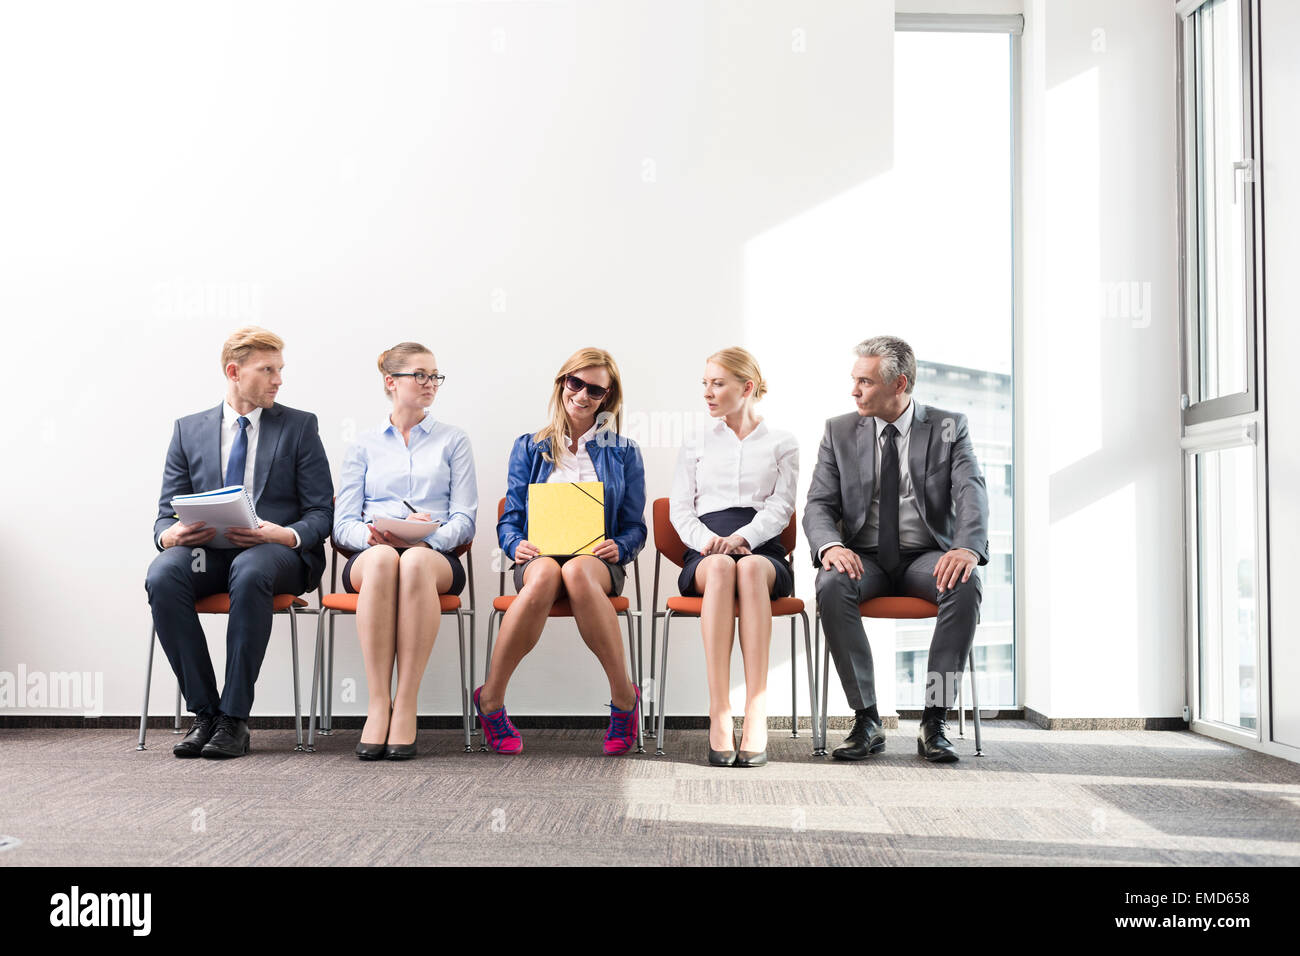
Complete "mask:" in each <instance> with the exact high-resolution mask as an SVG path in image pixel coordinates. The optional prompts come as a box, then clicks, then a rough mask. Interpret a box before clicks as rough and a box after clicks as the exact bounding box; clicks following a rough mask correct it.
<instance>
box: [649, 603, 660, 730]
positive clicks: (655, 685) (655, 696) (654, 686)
mask: <svg viewBox="0 0 1300 956" xmlns="http://www.w3.org/2000/svg"><path fill="white" fill-rule="evenodd" d="M659 617H660V615H659V612H658V611H656V610H655V609H654V608H651V609H650V715H649V716H650V726H651V727H655V726H657V724H656V723H655V720H656V717H657V715H658V713H659V709H660V708H659V681H658V679H657V678H656V677H655V662H656V661H657V660H658V659H659V658H658V657H657V656H656V654H655V649H656V645H657V642H658V640H657V639H658V636H659V635H658V633H657V628H658V623H659Z"/></svg>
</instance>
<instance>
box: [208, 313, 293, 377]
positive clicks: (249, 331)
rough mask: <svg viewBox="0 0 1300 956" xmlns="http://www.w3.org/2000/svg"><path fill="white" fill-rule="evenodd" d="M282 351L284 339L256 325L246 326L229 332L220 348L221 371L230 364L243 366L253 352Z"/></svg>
mask: <svg viewBox="0 0 1300 956" xmlns="http://www.w3.org/2000/svg"><path fill="white" fill-rule="evenodd" d="M282 351H284V339H282V338H280V336H278V335H276V334H275V333H274V332H268V331H267V330H266V329H262V328H258V327H257V326H256V325H246V326H244V327H243V328H242V329H235V331H233V332H231V333H230V337H229V338H228V339H226V341H225V343H224V344H223V345H222V346H221V371H222V372H225V370H226V367H227V366H229V365H230V363H231V362H234V363H235V364H236V365H243V364H244V362H246V361H247V360H248V357H249V356H250V355H252V354H253V353H254V352H282Z"/></svg>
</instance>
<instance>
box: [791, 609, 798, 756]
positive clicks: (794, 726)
mask: <svg viewBox="0 0 1300 956" xmlns="http://www.w3.org/2000/svg"><path fill="white" fill-rule="evenodd" d="M794 627H795V621H794V618H793V617H792V618H790V736H791V737H798V736H799V675H798V674H796V673H795V669H796V668H797V667H798V664H799V653H798V651H797V650H796V649H795V643H794Z"/></svg>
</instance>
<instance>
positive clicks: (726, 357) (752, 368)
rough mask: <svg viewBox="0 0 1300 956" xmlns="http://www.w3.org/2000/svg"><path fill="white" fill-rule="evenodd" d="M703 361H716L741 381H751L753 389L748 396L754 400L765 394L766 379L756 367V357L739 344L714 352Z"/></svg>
mask: <svg viewBox="0 0 1300 956" xmlns="http://www.w3.org/2000/svg"><path fill="white" fill-rule="evenodd" d="M705 361H708V362H716V363H717V364H719V365H721V366H722V367H723V368H724V369H726V370H727V371H728V372H729V373H730V374H732V375H734V376H735V377H736V378H738V379H740V381H742V382H753V383H754V391H753V392H752V393H750V396H749V397H750V398H751V399H753V400H754V401H758V400H759V399H760V398H762V397H763V396H764V395H766V394H767V380H766V379H765V378H763V373H762V372H760V371H759V369H758V359H756V358H754V356H752V355H750V354H749V353H748V352H746V351H745V350H744V349H742V348H741V347H740V346H734V347H732V348H729V349H722V350H721V351H719V352H714V353H713V354H712V355H710V356H709V357H708V358H707V359H706V360H705Z"/></svg>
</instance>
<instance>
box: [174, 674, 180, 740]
mask: <svg viewBox="0 0 1300 956" xmlns="http://www.w3.org/2000/svg"><path fill="white" fill-rule="evenodd" d="M180 732H181V682H180V681H179V680H178V681H177V682H176V716H175V718H173V720H172V733H174V734H179V733H180Z"/></svg>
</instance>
